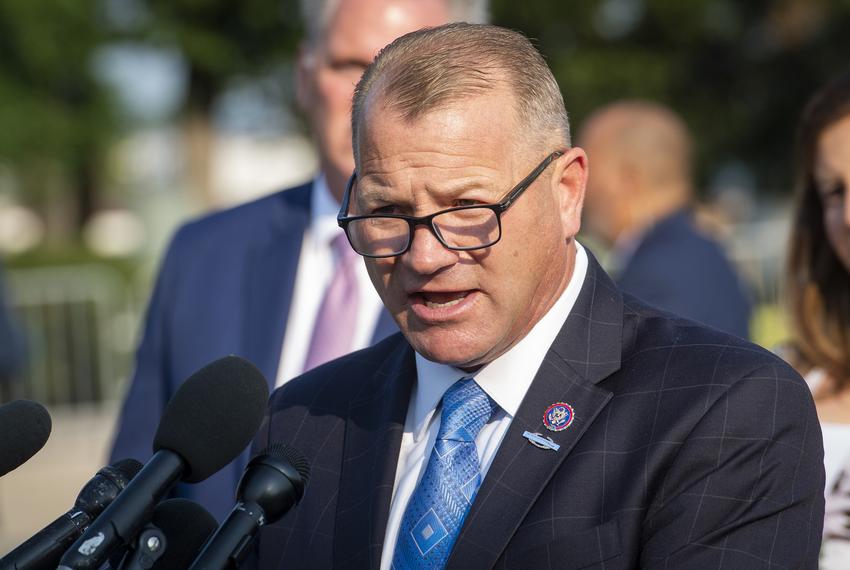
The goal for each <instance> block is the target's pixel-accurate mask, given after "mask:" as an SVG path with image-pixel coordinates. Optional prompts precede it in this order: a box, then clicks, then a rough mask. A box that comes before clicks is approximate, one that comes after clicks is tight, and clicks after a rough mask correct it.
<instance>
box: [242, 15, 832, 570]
mask: <svg viewBox="0 0 850 570" xmlns="http://www.w3.org/2000/svg"><path fill="white" fill-rule="evenodd" d="M352 125H353V142H354V151H355V165H356V166H355V172H354V175H353V176H352V178H351V180H350V182H349V185H348V189H347V191H346V194H345V196H344V198H343V204H342V209H341V211H340V218H339V221H340V225H342V226H343V228H344V229H345V231H346V233H347V235H348V238H349V241H350V243H351V245H352V246H353V248H354V249H355V250H356V251H357V252H358V253H359V254H360V255H361V256H363V257H364V258H365V263H366V267H367V270H368V273H369V276H370V278H371V281H372V283H373V284H374V286H375V288H376V289H377V291H378V293H379V295H380V296H381V299H382V301H383V303H384V305H385V306H386V307H387V309H388V310H389V312H390V313H391V314H392V315H393V317H394V319H395V321H396V322H397V323H398V326H399V328H400V329H401V333H402V334H396V335H394V336H391V337H389V338H388V339H386V340H385V341H383V342H381V343H379V344H378V345H376V346H374V347H371V348H368V349H365V350H362V351H360V352H357V353H354V354H352V355H349V356H346V357H343V358H341V359H338V360H334V361H332V362H330V363H328V364H326V365H324V366H322V367H319V368H317V369H315V370H313V371H311V372H308V373H306V374H305V375H303V376H301V377H300V378H298V379H296V380H293V381H292V382H290V383H288V384H286V385H285V386H284V387H283V388H281V389H279V390H278V391H277V392H275V394H274V395H273V396H272V399H271V403H270V412H269V417H268V419H267V424H266V425H265V426H264V427H263V428H261V431H260V437H259V441H258V442H257V444H258V446H259V447H262V446H264V445H266V443H267V442H269V441H272V442H273V441H278V440H284V441H287V442H289V443H291V444H292V445H293V446H294V447H296V448H298V449H300V450H302V451H303V452H304V453H305V455H306V456H307V459H308V460H309V461H310V464H311V465H312V469H311V479H310V481H309V483H308V485H307V488H306V491H305V495H304V499H303V501H302V503H301V504H300V505H299V506H298V507H297V508H296V509H295V510H293V511H292V512H290V513H289V514H288V515H287V516H286V517H285V518H284V519H282V520H281V521H279V522H278V523H277V524H274V525H270V526H269V527H266V528H265V529H263V531H262V532H261V535H260V539H259V546H258V550H257V553H258V556H259V566H260V567H261V568H367V567H369V568H381V569H389V568H395V569H397V570H401V569H406V568H444V567H446V568H457V569H469V568H472V569H475V568H491V567H497V568H523V569H529V568H534V569H537V568H596V567H603V566H604V567H605V568H609V569H610V568H637V567H641V568H718V567H721V566H722V567H727V568H767V567H795V568H799V567H806V568H809V567H814V566H815V564H816V560H817V554H818V546H819V539H820V532H821V518H822V511H823V492H822V491H823V489H822V485H823V471H822V466H821V459H822V447H821V441H820V431H819V428H818V422H817V417H816V415H815V412H814V407H813V405H812V401H811V397H810V396H809V393H808V391H807V389H806V386H805V384H804V383H803V382H802V381H801V379H800V378H799V377H798V376H797V375H796V374H795V373H794V372H793V371H792V370H791V369H790V368H789V367H788V366H787V365H786V364H785V363H784V362H782V361H781V360H779V359H778V358H776V357H774V356H773V355H771V354H769V353H768V352H766V351H764V350H763V349H761V348H759V347H756V346H754V345H752V344H749V343H747V342H745V341H743V340H740V339H737V338H734V337H732V336H729V335H726V334H724V333H721V332H718V331H716V330H713V329H708V328H705V327H703V326H701V325H699V324H697V323H695V322H693V321H689V320H686V319H683V318H679V317H676V316H674V315H671V314H667V313H662V312H659V311H657V310H655V309H652V308H650V307H648V306H646V305H643V304H642V303H640V302H639V301H638V300H636V299H634V298H632V297H629V296H627V295H624V294H622V293H621V292H620V291H618V290H617V288H616V286H615V285H614V284H613V283H612V282H611V280H610V279H609V277H608V276H607V275H606V274H605V273H604V272H603V270H602V269H601V268H600V267H599V265H598V263H597V262H596V260H595V259H594V258H593V256H592V255H591V253H590V252H589V251H588V250H586V249H585V248H583V247H582V246H581V245H580V244H579V243H577V241H576V239H575V236H576V234H577V232H578V231H579V220H580V214H581V208H582V202H583V199H584V192H585V182H586V178H587V171H588V160H587V157H586V155H585V153H584V151H583V150H582V149H580V148H577V147H572V146H571V144H570V134H569V125H568V121H567V115H566V111H565V108H564V103H563V100H562V97H561V93H560V91H559V88H558V85H557V84H556V82H555V79H554V77H553V76H552V73H551V72H550V70H549V69H548V67H547V66H546V64H545V62H544V61H543V59H542V57H541V56H540V54H539V53H538V52H537V51H536V50H535V49H534V48H533V47H532V45H531V44H530V43H529V42H528V40H527V39H526V38H525V37H523V36H522V35H521V34H518V33H516V32H512V31H509V30H505V29H502V28H498V27H494V26H476V25H469V24H453V25H447V26H442V27H439V28H434V29H430V30H423V31H419V32H414V33H411V34H408V35H406V36H403V37H402V38H400V39H398V40H396V41H394V42H393V43H392V44H390V46H388V47H387V48H385V49H384V50H383V51H382V52H381V53H380V55H379V56H378V57H377V58H376V60H375V61H374V62H373V63H372V65H370V66H369V68H368V69H367V70H366V72H365V73H364V75H363V78H362V79H361V80H360V82H359V84H358V86H357V89H356V90H355V96H354V104H353V122H352Z"/></svg>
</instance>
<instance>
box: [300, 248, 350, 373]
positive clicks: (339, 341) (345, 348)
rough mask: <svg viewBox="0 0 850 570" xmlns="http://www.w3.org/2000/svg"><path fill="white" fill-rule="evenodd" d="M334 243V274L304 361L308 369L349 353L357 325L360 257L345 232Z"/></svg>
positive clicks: (320, 308)
mask: <svg viewBox="0 0 850 570" xmlns="http://www.w3.org/2000/svg"><path fill="white" fill-rule="evenodd" d="M332 246H333V252H334V257H335V263H334V274H333V277H332V278H331V282H330V284H329V285H328V288H327V290H325V298H324V299H323V300H322V306H321V307H319V312H318V314H317V315H316V322H315V324H314V326H313V337H312V338H311V340H310V350H309V351H308V352H307V359H306V360H305V362H304V371H305V372H306V371H307V370H310V369H311V368H315V367H316V366H318V365H320V364H324V363H325V362H327V361H329V360H333V359H334V358H337V357H338V356H342V355H344V354H346V353H348V352H349V351H350V350H351V341H352V337H353V336H354V327H355V326H356V324H357V273H356V272H355V263H357V261H358V258H359V257H360V256H359V255H357V253H356V252H355V251H354V250H353V249H351V245H349V243H348V240H347V239H346V237H345V234H340V235H338V236H337V237H336V238H334V240H333V242H332Z"/></svg>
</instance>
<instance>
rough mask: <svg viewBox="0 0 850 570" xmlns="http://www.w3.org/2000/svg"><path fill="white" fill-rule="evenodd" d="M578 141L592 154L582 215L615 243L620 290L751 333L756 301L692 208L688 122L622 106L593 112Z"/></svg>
mask: <svg viewBox="0 0 850 570" xmlns="http://www.w3.org/2000/svg"><path fill="white" fill-rule="evenodd" d="M580 140H581V145H582V146H583V147H584V148H585V149H586V150H587V152H588V155H589V156H590V157H591V158H592V160H593V168H592V169H591V173H590V178H589V181H588V191H587V199H586V201H585V221H586V222H587V224H588V226H589V229H590V231H591V233H593V234H594V235H595V236H597V237H599V238H601V239H602V240H603V241H604V242H606V243H607V245H608V246H610V247H612V248H613V252H612V254H613V258H614V259H613V266H612V268H611V269H612V272H613V274H614V275H615V277H616V281H617V284H618V285H619V286H620V288H621V289H622V290H623V291H625V292H626V293H630V294H632V295H634V296H636V297H639V298H640V299H642V300H644V301H646V302H648V303H650V304H652V305H655V306H656V307H658V308H660V309H664V310H666V311H670V312H673V313H677V314H679V315H682V316H685V317H688V318H690V319H693V320H696V321H699V322H701V323H703V324H706V325H709V326H712V327H715V328H718V329H720V330H723V331H725V332H728V333H731V334H734V335H736V336H739V337H741V338H747V337H748V334H749V317H750V304H749V301H748V299H747V296H746V294H745V293H744V290H743V288H742V284H741V282H740V281H739V279H738V276H737V275H736V273H735V270H734V269H733V267H732V265H731V264H730V263H729V261H728V259H727V258H726V256H725V255H724V253H723V251H722V248H721V247H720V245H719V244H718V243H716V242H715V241H713V240H712V239H711V238H709V237H708V236H706V235H704V234H703V233H701V232H700V231H699V230H698V229H697V227H696V226H695V224H694V220H693V218H692V215H691V212H690V209H689V208H690V205H691V201H692V197H693V183H692V173H691V146H692V143H691V136H690V134H689V132H688V129H687V127H686V126H685V123H684V122H683V121H682V119H681V118H680V117H678V116H677V115H676V114H675V113H673V112H672V111H671V110H669V109H667V108H664V107H662V106H660V105H656V104H653V103H649V102H641V101H623V102H618V103H614V104H611V105H609V106H606V107H604V108H602V109H600V110H598V111H597V112H596V113H594V114H593V115H592V116H591V117H590V118H589V119H588V120H587V121H586V122H585V124H584V128H583V130H582V132H581V136H580Z"/></svg>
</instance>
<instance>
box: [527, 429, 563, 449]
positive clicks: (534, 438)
mask: <svg viewBox="0 0 850 570" xmlns="http://www.w3.org/2000/svg"><path fill="white" fill-rule="evenodd" d="M522 437H524V438H525V439H527V440H528V441H529V443H531V444H532V445H533V446H535V447H539V448H540V449H551V450H552V451H558V450H559V449H561V446H560V445H558V444H557V443H555V442H554V441H552V438H549V437H543V436H542V435H540V434H539V433H531V432H530V431H526V432H523V433H522Z"/></svg>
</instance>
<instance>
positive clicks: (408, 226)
mask: <svg viewBox="0 0 850 570" xmlns="http://www.w3.org/2000/svg"><path fill="white" fill-rule="evenodd" d="M562 154H564V153H563V151H560V150H556V151H555V152H553V153H552V154H550V155H549V156H547V157H546V158H545V159H544V160H543V162H541V163H540V164H538V165H537V167H535V169H534V170H532V171H531V174H529V175H528V176H526V177H525V178H523V179H522V180H521V181H520V183H519V184H517V185H516V186H514V187H513V188H512V189H511V191H510V192H508V193H507V195H506V196H505V198H504V199H503V200H501V201H500V202H499V203H498V204H476V205H474V206H458V207H456V208H448V209H446V210H440V211H439V212H434V213H433V214H430V215H428V216H421V217H415V216H405V215H402V214H378V215H374V216H349V215H348V206H349V202H350V200H351V189H352V187H353V186H354V181H355V180H356V179H357V172H355V173H354V174H352V175H351V178H350V179H349V180H348V186H347V187H346V188H345V195H344V196H343V199H342V206H341V207H340V209H339V215H338V216H337V223H338V224H339V226H340V227H341V228H342V229H343V230H345V234H346V235H347V236H348V241H349V242H350V243H351V247H352V248H354V251H356V252H357V253H359V254H360V255H362V256H364V257H375V258H380V257H394V256H396V255H401V254H403V253H404V252H406V251H407V250H408V249H410V244H411V243H413V232H414V230H415V229H416V226H419V225H423V226H427V227H428V228H430V229H431V232H432V233H433V234H434V235H435V236H436V237H437V239H438V240H440V243H441V244H443V245H444V246H445V247H446V248H448V249H452V250H455V251H469V250H473V249H483V248H485V247H490V246H492V245H494V244H495V243H496V242H498V241H499V240H500V239H501V237H502V218H501V216H502V214H503V213H504V212H505V211H506V210H507V209H508V208H510V207H511V205H512V204H513V203H514V202H515V201H516V199H517V198H519V197H520V196H521V195H522V193H523V192H524V191H525V190H526V189H527V188H528V187H529V186H531V183H532V182H534V181H535V180H536V179H537V177H538V176H540V174H541V173H542V172H543V171H544V170H546V167H547V166H549V164H551V163H552V161H553V160H555V159H556V158H558V157H559V156H561V155H562Z"/></svg>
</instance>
